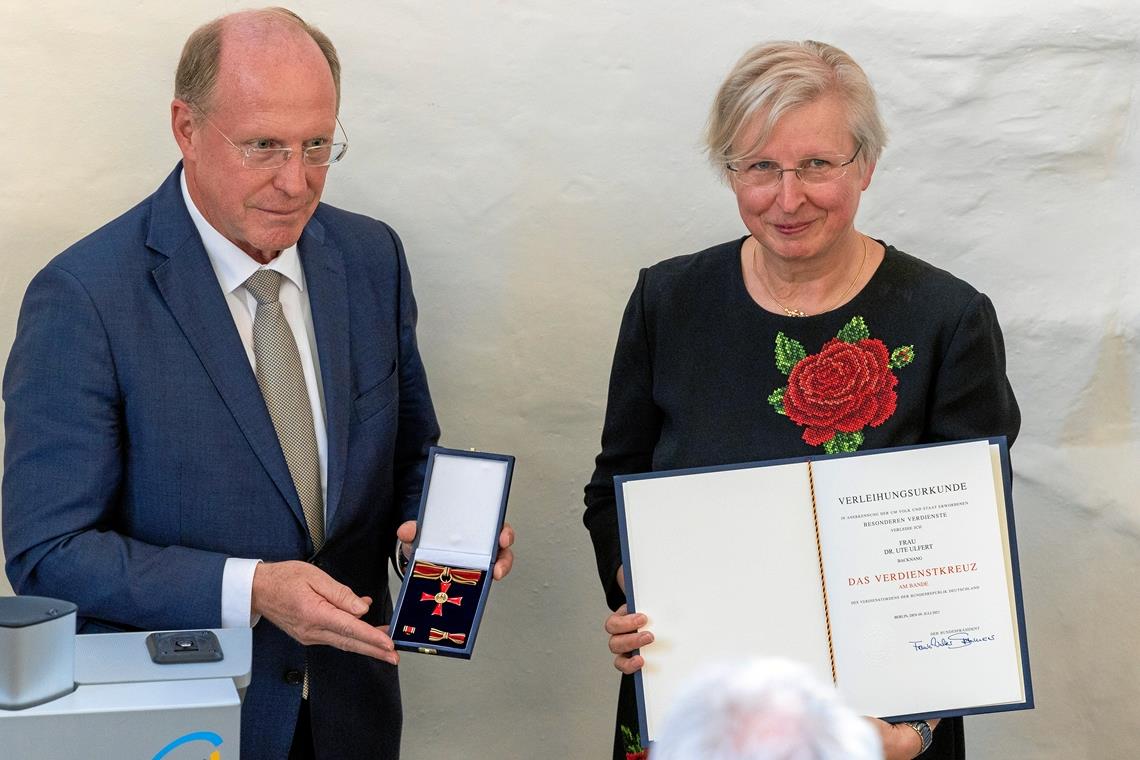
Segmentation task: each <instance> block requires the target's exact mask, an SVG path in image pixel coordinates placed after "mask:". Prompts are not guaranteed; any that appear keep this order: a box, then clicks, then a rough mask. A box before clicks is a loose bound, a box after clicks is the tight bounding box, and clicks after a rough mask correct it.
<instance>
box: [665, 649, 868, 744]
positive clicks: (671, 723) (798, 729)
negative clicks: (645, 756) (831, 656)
mask: <svg viewBox="0 0 1140 760" xmlns="http://www.w3.org/2000/svg"><path fill="white" fill-rule="evenodd" d="M651 756H652V758H653V760H694V759H695V758H700V759H701V760H882V757H883V751H882V746H881V744H880V742H879V737H878V734H877V733H876V731H875V729H874V727H873V726H872V725H871V724H870V723H869V722H868V721H866V720H864V719H863V718H861V717H860V716H858V715H856V714H855V712H854V711H853V710H851V709H850V708H849V707H847V706H846V705H845V704H843V703H842V702H841V701H840V699H839V695H838V693H837V692H836V691H835V689H834V687H832V686H831V685H830V684H824V683H822V682H820V681H819V679H817V678H816V677H815V676H813V675H812V674H811V673H810V672H808V670H807V669H806V668H804V667H803V666H801V665H799V664H798V663H794V662H791V661H789V660H779V659H763V660H752V661H749V662H747V663H745V664H743V665H722V666H718V667H716V668H713V669H711V670H708V671H706V672H704V673H703V674H702V675H701V676H700V677H698V678H697V679H696V680H694V681H693V682H692V684H691V685H690V686H689V687H688V688H686V689H685V690H684V692H683V693H682V694H681V695H680V696H679V697H678V698H677V701H676V702H674V703H673V706H672V708H671V709H670V711H669V714H668V718H667V719H666V721H665V727H664V730H663V731H662V733H661V736H660V737H659V738H658V740H657V741H656V742H654V744H653V749H652V752H651Z"/></svg>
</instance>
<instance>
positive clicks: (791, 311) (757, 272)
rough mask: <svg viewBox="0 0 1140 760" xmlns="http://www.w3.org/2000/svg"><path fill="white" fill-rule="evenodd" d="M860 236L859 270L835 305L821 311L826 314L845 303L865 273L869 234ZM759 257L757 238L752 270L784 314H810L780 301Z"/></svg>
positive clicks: (804, 315)
mask: <svg viewBox="0 0 1140 760" xmlns="http://www.w3.org/2000/svg"><path fill="white" fill-rule="evenodd" d="M860 238H861V239H862V241H863V258H862V260H861V261H860V262H859V268H858V269H857V270H855V276H854V277H853V278H852V279H851V282H850V284H848V286H847V288H846V289H845V290H844V291H843V294H842V295H840V296H839V300H838V301H836V302H835V305H834V306H832V307H831V308H830V309H824V310H823V311H821V312H819V313H820V314H824V313H826V312H829V311H834V310H835V309H838V308H839V307H840V306H841V305H842V304H843V302H844V300H845V299H846V298H847V294H848V293H850V292H851V288H853V287H855V283H857V282H858V281H859V275H861V274H862V273H863V266H864V265H865V264H866V263H867V236H866V235H860ZM753 240H755V238H753ZM759 258H760V241H758V240H757V241H756V248H755V250H753V252H752V272H753V273H754V274H755V275H756V279H757V280H758V281H759V282H760V286H761V287H762V288H764V292H765V293H767V294H768V297H769V298H771V299H772V300H773V301H775V302H776V305H777V306H779V307H780V308H781V309H783V310H784V314H786V315H787V316H789V317H806V316H809V315H808V313H807V312H806V311H801V310H799V309H792V308H789V307H787V306H785V305H784V304H783V303H782V302H781V301H780V299H778V298H776V294H775V293H773V292H772V289H771V288H769V287H768V283H766V282H765V281H764V278H763V277H761V276H760V266H759V264H758V260H759Z"/></svg>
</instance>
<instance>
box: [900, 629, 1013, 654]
mask: <svg viewBox="0 0 1140 760" xmlns="http://www.w3.org/2000/svg"><path fill="white" fill-rule="evenodd" d="M995 638H997V636H996V635H995V634H992V633H991V634H989V635H988V636H971V635H970V634H967V633H952V634H950V635H949V636H942V637H939V636H931V637H930V641H929V642H925V641H912V642H910V644H911V645H912V646H913V647H914V651H916V652H925V651H927V650H929V649H965V648H966V647H968V646H971V645H972V644H981V643H983V642H986V641H993V640H994V639H995Z"/></svg>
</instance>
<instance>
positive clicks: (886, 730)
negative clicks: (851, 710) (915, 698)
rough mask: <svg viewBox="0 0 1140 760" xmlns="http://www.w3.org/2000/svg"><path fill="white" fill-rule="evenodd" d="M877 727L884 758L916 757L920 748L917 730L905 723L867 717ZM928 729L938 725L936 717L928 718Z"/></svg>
mask: <svg viewBox="0 0 1140 760" xmlns="http://www.w3.org/2000/svg"><path fill="white" fill-rule="evenodd" d="M867 720H869V721H871V722H872V723H873V724H875V727H876V728H877V729H879V738H880V739H882V740H883V758H884V760H911V759H912V758H915V757H918V754H919V750H921V749H922V739H921V738H920V737H919V735H918V732H917V731H915V730H914V729H913V728H911V727H910V726H908V725H907V724H905V723H886V722H884V721H881V720H879V719H878V718H867ZM927 723H929V724H930V730H931V731H933V730H934V727H935V726H937V725H938V719H937V718H935V719H933V720H928V721H927Z"/></svg>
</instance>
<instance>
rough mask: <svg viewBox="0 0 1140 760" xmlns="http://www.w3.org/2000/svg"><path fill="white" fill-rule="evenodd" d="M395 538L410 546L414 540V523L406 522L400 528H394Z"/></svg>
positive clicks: (413, 521) (411, 521)
mask: <svg viewBox="0 0 1140 760" xmlns="http://www.w3.org/2000/svg"><path fill="white" fill-rule="evenodd" d="M396 538H398V539H400V540H401V541H403V542H404V543H405V544H410V543H412V542H413V541H415V540H416V521H415V520H408V521H407V522H404V523H401V524H400V527H398V528H396Z"/></svg>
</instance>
